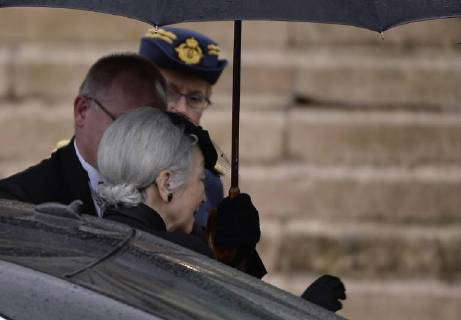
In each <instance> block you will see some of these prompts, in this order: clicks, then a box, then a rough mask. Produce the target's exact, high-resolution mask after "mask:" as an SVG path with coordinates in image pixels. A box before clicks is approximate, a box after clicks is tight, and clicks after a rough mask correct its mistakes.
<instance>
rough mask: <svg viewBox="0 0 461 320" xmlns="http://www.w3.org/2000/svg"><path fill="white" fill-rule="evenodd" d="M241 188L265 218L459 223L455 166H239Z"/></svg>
mask: <svg viewBox="0 0 461 320" xmlns="http://www.w3.org/2000/svg"><path fill="white" fill-rule="evenodd" d="M240 182H241V190H242V191H243V192H247V193H249V194H251V195H252V198H253V201H254V202H255V204H256V206H257V207H258V209H259V211H260V213H261V214H262V215H264V216H266V217H268V218H278V219H286V220H289V219H294V218H306V217H309V218H311V219H313V220H319V221H322V222H324V223H331V222H367V221H368V222H369V221H375V222H383V223H401V224H412V223H416V224H420V225H431V224H433V225H449V224H451V223H461V212H460V210H459V208H461V197H460V196H459V190H460V187H461V168H460V167H420V168H414V169H404V168H390V167H387V168H373V167H358V168H354V167H309V166H304V165H296V164H292V163H285V164H284V165H282V164H280V165H276V166H242V167H241V168H240Z"/></svg>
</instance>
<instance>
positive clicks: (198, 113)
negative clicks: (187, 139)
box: [139, 27, 227, 227]
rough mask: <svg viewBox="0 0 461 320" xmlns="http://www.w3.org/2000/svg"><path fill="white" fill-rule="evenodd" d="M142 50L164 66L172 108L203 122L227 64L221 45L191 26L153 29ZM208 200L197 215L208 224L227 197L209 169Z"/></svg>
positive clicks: (171, 109) (193, 119)
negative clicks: (187, 27) (215, 87)
mask: <svg viewBox="0 0 461 320" xmlns="http://www.w3.org/2000/svg"><path fill="white" fill-rule="evenodd" d="M139 53H140V54H141V55H143V56H145V57H147V58H149V59H150V60H151V61H152V62H154V63H155V64H156V65H157V66H158V67H159V69H160V72H161V73H162V75H163V76H164V77H165V78H166V80H167V84H168V86H167V87H168V104H167V108H168V110H169V111H172V112H177V113H181V114H183V115H185V116H186V117H187V118H189V119H190V120H191V121H192V122H193V123H194V124H196V125H199V124H200V119H201V118H202V115H203V113H204V112H205V110H206V109H207V108H208V107H209V106H210V104H211V101H210V99H211V93H212V87H213V85H214V84H215V83H216V82H217V81H218V79H219V77H220V76H221V73H222V72H223V70H224V68H225V67H226V65H227V60H225V59H220V48H219V46H218V44H217V43H216V42H215V41H213V40H212V39H210V38H208V37H206V36H204V35H203V34H200V33H198V32H194V31H191V30H187V29H180V28H167V27H165V28H161V29H158V28H157V29H149V30H148V31H147V33H146V35H145V36H144V37H143V38H142V39H141V45H140V49H139ZM205 179H206V180H205V187H206V196H207V201H206V203H204V204H203V205H202V206H201V207H200V209H199V210H198V213H197V215H196V222H197V223H198V225H200V226H202V227H205V226H206V223H207V219H208V210H209V208H217V207H218V205H219V203H220V202H221V200H222V199H223V185H222V182H221V180H220V178H219V175H218V174H217V172H211V171H208V170H207V172H206V178H205Z"/></svg>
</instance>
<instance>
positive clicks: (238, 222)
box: [214, 193, 261, 248]
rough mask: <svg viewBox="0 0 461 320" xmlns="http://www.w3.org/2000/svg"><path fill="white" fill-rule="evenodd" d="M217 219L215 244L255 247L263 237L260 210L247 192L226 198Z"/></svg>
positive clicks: (231, 246) (232, 246)
mask: <svg viewBox="0 0 461 320" xmlns="http://www.w3.org/2000/svg"><path fill="white" fill-rule="evenodd" d="M216 220H217V221H216V236H215V241H214V244H215V246H218V247H223V248H242V247H244V248H254V247H255V246H256V244H257V243H258V242H259V239H260V238H261V230H260V228H259V214H258V210H256V208H255V207H254V206H253V203H252V202H251V198H250V196H249V195H248V194H246V193H241V194H239V195H237V196H236V197H235V198H232V199H231V198H229V197H226V198H224V199H223V200H222V201H221V203H220V204H219V206H218V212H217V215H216Z"/></svg>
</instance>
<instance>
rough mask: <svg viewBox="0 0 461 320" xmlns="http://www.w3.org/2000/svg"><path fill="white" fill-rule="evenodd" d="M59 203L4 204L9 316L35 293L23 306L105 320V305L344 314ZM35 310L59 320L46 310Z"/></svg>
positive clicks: (1, 227)
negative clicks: (69, 210)
mask: <svg viewBox="0 0 461 320" xmlns="http://www.w3.org/2000/svg"><path fill="white" fill-rule="evenodd" d="M50 208H51V209H49V208H48V209H47V208H45V209H43V207H42V209H40V210H39V211H41V212H38V211H37V210H34V206H32V205H28V204H23V203H19V202H13V201H6V200H0V270H1V271H0V286H2V292H9V293H10V294H8V295H0V314H3V315H4V316H6V317H7V318H8V317H10V318H12V319H20V318H21V317H18V316H19V314H20V313H21V312H24V309H21V308H23V307H24V306H21V307H17V306H16V307H15V303H13V302H15V301H16V302H17V300H18V299H19V300H20V299H23V300H24V299H26V300H27V299H29V300H30V301H29V302H27V301H22V302H21V303H22V304H25V305H29V306H35V307H36V304H37V301H35V300H37V297H39V298H40V299H39V301H40V304H42V309H43V310H44V309H47V308H48V310H52V308H57V307H56V305H60V304H64V305H65V307H66V309H65V310H62V309H59V308H58V309H59V310H60V312H64V311H66V312H67V313H66V314H67V316H64V317H63V318H65V319H81V318H82V317H84V318H85V319H92V318H94V319H101V315H100V314H99V315H96V314H93V313H94V312H96V311H95V310H94V309H98V308H99V309H100V310H111V311H110V315H109V314H107V318H109V317H110V319H126V318H130V319H138V318H139V319H156V318H157V317H158V318H161V319H274V320H275V319H338V318H339V317H337V316H335V315H334V314H333V313H331V312H328V311H326V310H324V309H322V308H320V307H317V306H315V305H313V304H310V303H309V302H307V301H304V300H302V299H300V298H298V297H296V296H293V295H292V294H290V293H287V292H285V291H282V290H280V289H277V288H275V287H273V286H271V285H269V284H266V283H264V282H263V281H260V280H258V279H256V278H253V277H251V276H248V275H246V274H244V273H242V272H240V271H238V270H235V269H232V268H229V267H227V266H225V265H223V264H221V263H218V262H216V261H214V260H212V259H209V258H207V257H205V256H202V255H200V254H197V253H195V252H192V251H190V250H188V249H186V248H183V247H180V246H177V245H175V244H173V243H171V242H168V241H166V240H163V239H160V238H157V237H155V236H153V235H150V234H147V233H144V232H141V231H138V230H135V229H132V228H129V227H127V226H124V225H121V224H118V223H114V222H111V221H106V220H103V219H98V218H94V217H90V216H86V215H82V216H78V215H75V216H73V215H72V214H69V213H66V212H63V211H62V210H61V209H60V208H58V209H56V208H53V207H50ZM15 277H16V278H17V279H16V280H15V281H13V282H12V279H13V278H15ZM29 278H30V279H35V281H36V284H35V285H33V288H27V287H28V283H29V286H31V285H32V284H30V281H31V280H30V279H29ZM18 279H20V280H18ZM21 281H22V282H21ZM20 282H21V283H23V287H24V288H23V291H21V290H20V289H18V287H21V286H20V285H19V283H20ZM8 286H10V287H8ZM13 287H14V288H13ZM69 290H70V291H69ZM35 291H36V292H35ZM61 291H62V295H61V296H60V295H59V294H58V292H61ZM33 292H35V293H34V294H32V293H33ZM50 292H51V296H50V297H48V296H49V295H50ZM69 292H73V294H69ZM13 293H15V294H16V296H15V294H13ZM63 295H65V297H66V299H64V298H63V297H64V296H63ZM89 296H91V297H92V298H91V299H89ZM46 297H48V300H46V299H45V298H46ZM34 299H35V300H34ZM88 301H91V303H89V302H88ZM95 301H96V302H95ZM98 301H99V302H98ZM95 303H96V304H98V303H99V304H101V305H100V306H99V304H98V306H96V305H93V304H95ZM84 306H85V307H84ZM82 308H83V310H82ZM21 310H22V311H21ZM34 310H35V309H34ZM85 310H86V311H85ZM100 310H99V311H100ZM115 310H119V311H118V312H117V311H115ZM99 311H98V312H99ZM34 312H37V311H36V310H35V311H34ZM82 312H88V314H86V315H82ZM130 312H131V313H132V314H130ZM128 314H130V316H128ZM32 315H33V316H34V318H35V319H42V318H43V319H52V318H50V317H51V316H52V315H51V316H50V315H48V314H47V313H46V312H44V313H43V317H40V316H37V314H31V316H32ZM46 315H48V316H46ZM23 318H24V317H23ZM25 318H27V317H25ZM25 318H24V319H25ZM57 318H59V317H57Z"/></svg>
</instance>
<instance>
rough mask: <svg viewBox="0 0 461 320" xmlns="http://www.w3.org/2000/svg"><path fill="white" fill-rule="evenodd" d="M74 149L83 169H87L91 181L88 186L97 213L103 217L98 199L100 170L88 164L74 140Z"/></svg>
mask: <svg viewBox="0 0 461 320" xmlns="http://www.w3.org/2000/svg"><path fill="white" fill-rule="evenodd" d="M74 148H75V153H76V154H77V158H78V160H79V161H80V163H81V164H82V167H83V169H85V171H86V172H87V174H88V178H89V179H90V181H89V182H88V184H89V187H90V189H91V196H92V198H93V202H94V204H95V207H96V211H97V212H98V215H99V216H100V217H101V207H100V205H99V201H100V200H99V199H97V198H98V197H97V190H98V185H99V184H100V183H101V181H102V179H101V176H100V175H99V172H98V170H96V169H95V168H93V166H92V165H91V164H89V163H88V162H86V161H85V159H83V157H82V155H81V154H80V151H78V148H77V143H76V142H75V140H74Z"/></svg>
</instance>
